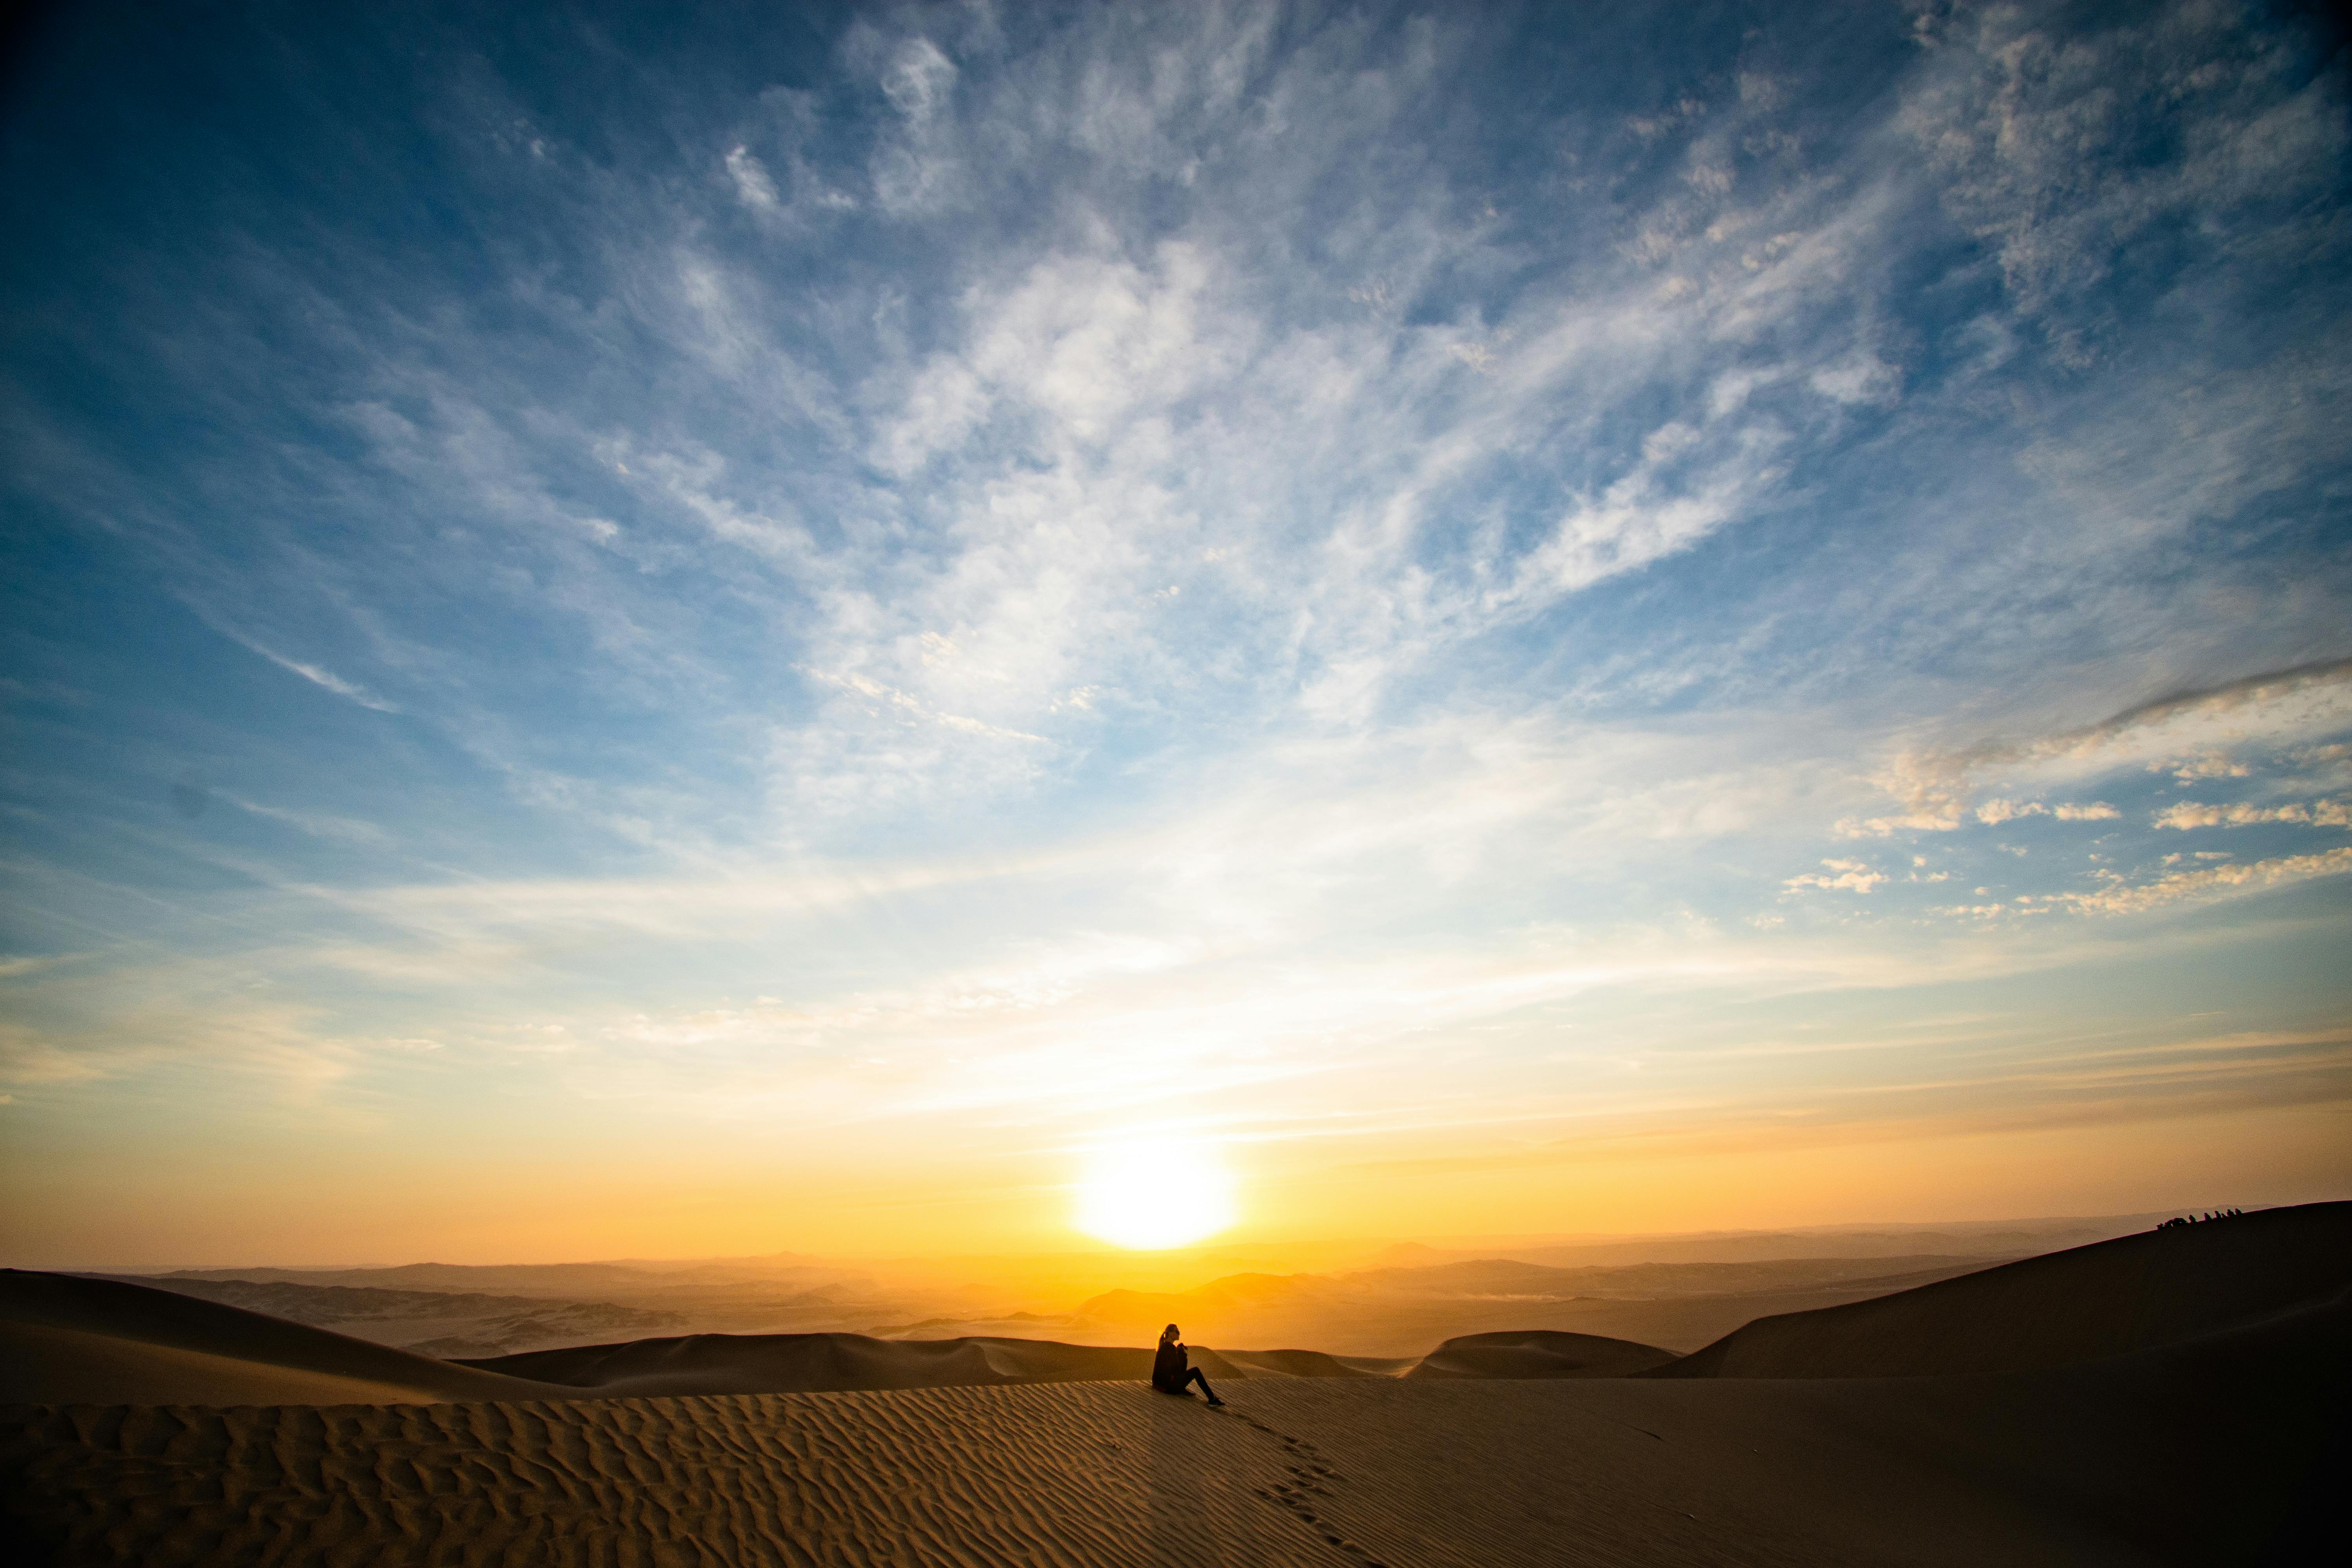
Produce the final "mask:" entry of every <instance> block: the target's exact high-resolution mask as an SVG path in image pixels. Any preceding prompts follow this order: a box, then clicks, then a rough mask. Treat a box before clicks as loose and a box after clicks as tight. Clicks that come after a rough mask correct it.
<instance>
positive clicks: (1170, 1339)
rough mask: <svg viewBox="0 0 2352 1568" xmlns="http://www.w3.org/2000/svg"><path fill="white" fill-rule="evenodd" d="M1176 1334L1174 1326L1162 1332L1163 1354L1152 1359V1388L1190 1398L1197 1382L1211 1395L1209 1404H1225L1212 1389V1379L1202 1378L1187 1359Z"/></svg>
mask: <svg viewBox="0 0 2352 1568" xmlns="http://www.w3.org/2000/svg"><path fill="white" fill-rule="evenodd" d="M1176 1334H1177V1328H1176V1325H1175V1324H1173V1323H1171V1324H1169V1325H1168V1326H1167V1327H1166V1328H1165V1329H1162V1330H1161V1331H1160V1353H1159V1354H1157V1355H1155V1356H1153V1357H1152V1358H1151V1386H1152V1387H1154V1388H1156V1389H1158V1390H1159V1391H1160V1393H1162V1394H1182V1395H1183V1396H1184V1397H1185V1398H1187V1399H1190V1398H1191V1397H1192V1384H1196V1383H1197V1384H1200V1385H1201V1392H1202V1393H1203V1394H1207V1395H1208V1396H1209V1403H1210V1404H1212V1405H1223V1403H1224V1401H1223V1400H1222V1399H1220V1398H1218V1397H1217V1391H1216V1390H1215V1389H1213V1388H1211V1387H1210V1386H1209V1380H1208V1379H1207V1378H1205V1377H1203V1376H1202V1375H1201V1369H1200V1368H1199V1367H1197V1366H1193V1365H1192V1364H1191V1363H1188V1362H1187V1361H1186V1360H1185V1358H1184V1346H1183V1343H1182V1342H1181V1341H1180V1340H1178V1339H1177V1337H1176Z"/></svg>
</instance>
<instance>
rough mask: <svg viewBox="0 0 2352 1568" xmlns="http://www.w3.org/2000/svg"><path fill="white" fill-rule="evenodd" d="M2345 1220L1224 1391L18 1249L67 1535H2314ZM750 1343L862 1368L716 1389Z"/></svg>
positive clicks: (1384, 1538) (2116, 1543)
mask: <svg viewBox="0 0 2352 1568" xmlns="http://www.w3.org/2000/svg"><path fill="white" fill-rule="evenodd" d="M2347 1241H2352V1205H2314V1206H2311V1207H2307V1208H2304V1209H2298V1210H2284V1211H2272V1212H2270V1213H2267V1214H2257V1215H2248V1216H2245V1217H2244V1218H2242V1219H2233V1220H2229V1221H2224V1222H2218V1223H2215V1224H2212V1225H2210V1226H2193V1227H2189V1228H2187V1229H2182V1230H2172V1231H2166V1232H2160V1233H2158V1234H2155V1235H2145V1236H2138V1237H2126V1238H2123V1239H2121V1240H2118V1241H2114V1242H2107V1243H2103V1244H2100V1245H2098V1246H2095V1247H2082V1248H2077V1249H2075V1250H2074V1251H2072V1252H2067V1253H2061V1254H2056V1255H2053V1256H2051V1257H2049V1258H2038V1259H2034V1260H2032V1262H2031V1263H2030V1264H2024V1265H2014V1266H2011V1267H2010V1268H2000V1269H1994V1270H1990V1271H1988V1272H1986V1273H1982V1274H1977V1275H1971V1276H1969V1277H1966V1278H1963V1279H1953V1280H1948V1281H1943V1282H1939V1283H1936V1284H1932V1285H1928V1286H1927V1287H1924V1288H1922V1289H1916V1290H1912V1291H1908V1292H1905V1293H1903V1294H1901V1295H1897V1296H1893V1297H1888V1298H1885V1299H1884V1300H1879V1301H1874V1302H1869V1303H1864V1304H1863V1305H1861V1306H1858V1307H1842V1308H1836V1309H1832V1310H1825V1311H1818V1312H1810V1313H1801V1314H1794V1315H1791V1316H1789V1317H1786V1318H1781V1319H1775V1320H1769V1321H1767V1322H1765V1323H1761V1324H1758V1325H1753V1326H1752V1327H1753V1328H1754V1329H1755V1330H1757V1331H1758V1332H1753V1333H1751V1332H1749V1331H1742V1333H1740V1334H1734V1335H1732V1336H1729V1337H1728V1338H1727V1340H1726V1341H1724V1342H1720V1343H1718V1344H1717V1345H1714V1346H1710V1347H1708V1348H1707V1349H1706V1351H1704V1352H1700V1353H1699V1354H1698V1355H1695V1356H1691V1357H1686V1358H1684V1360H1682V1361H1681V1362H1679V1363H1675V1364H1674V1365H1673V1366H1671V1367H1666V1368H1654V1369H1651V1370H1648V1371H1646V1372H1645V1371H1644V1370H1643V1363H1644V1361H1645V1359H1654V1358H1656V1357H1659V1356H1662V1355H1664V1352H1658V1351H1654V1350H1650V1349H1649V1348H1648V1347H1644V1346H1641V1345H1634V1344H1627V1343H1625V1342H1620V1341H1612V1340H1607V1339H1601V1338H1596V1337H1590V1336H1575V1335H1558V1334H1547V1333H1542V1332H1517V1333H1511V1334H1495V1335H1475V1336H1465V1337H1463V1338H1460V1339H1456V1340H1454V1341H1451V1342H1448V1343H1446V1344H1444V1345H1442V1346H1440V1347H1438V1348H1437V1350H1435V1351H1434V1352H1432V1353H1431V1354H1430V1355H1429V1356H1428V1357H1426V1358H1424V1359H1423V1361H1422V1362H1421V1363H1419V1364H1418V1365H1412V1366H1405V1365H1400V1364H1399V1363H1370V1362H1364V1361H1359V1360H1351V1359H1349V1358H1341V1357H1335V1356H1330V1355H1326V1354H1322V1353H1320V1352H1311V1351H1274V1352H1225V1353H1223V1354H1220V1353H1218V1352H1209V1351H1201V1352H1196V1359H1197V1360H1198V1361H1199V1362H1200V1363H1202V1365H1203V1366H1204V1368H1206V1369H1208V1370H1209V1371H1210V1374H1211V1375H1212V1376H1213V1377H1214V1378H1217V1379H1219V1380H1220V1384H1221V1387H1220V1392H1222V1393H1223V1394H1224V1395H1225V1397H1226V1398H1227V1400H1228V1401H1229V1402H1230V1405H1229V1407H1228V1408H1227V1409H1224V1410H1222V1411H1220V1410H1212V1409H1210V1408H1209V1407H1208V1406H1207V1405H1205V1404H1204V1403H1203V1402H1202V1401H1199V1400H1192V1399H1181V1400H1180V1399H1169V1398H1166V1397H1164V1396H1161V1395H1159V1394H1153V1393H1152V1392H1150V1389H1149V1388H1148V1387H1146V1386H1145V1385H1144V1384H1143V1383H1142V1381H1141V1379H1142V1373H1143V1370H1144V1362H1145V1355H1146V1352H1144V1351H1142V1350H1140V1349H1117V1348H1106V1347H1096V1346H1080V1345H1061V1344H1053V1343H1049V1342H1035V1341H1022V1340H971V1339H967V1340H961V1341H945V1342H893V1341H879V1340H870V1339H865V1338H863V1337H862V1336H856V1335H803V1336H724V1335H701V1336H687V1337H684V1338H680V1339H673V1340H666V1341H650V1342H636V1343H633V1344H627V1345H616V1346H602V1347H588V1348H586V1349H584V1350H577V1351H560V1352H539V1353H537V1354H534V1355H529V1356H517V1357H506V1358H500V1362H499V1368H498V1370H486V1369H484V1368H481V1367H468V1366H453V1365H446V1364H443V1363H432V1362H426V1361H424V1360H422V1359H421V1358H417V1357H413V1356H405V1355H403V1354H401V1352H396V1351H391V1350H387V1349H385V1348H384V1347H382V1346H378V1345H373V1344H369V1343H366V1342H361V1341H353V1340H347V1339H344V1338H343V1337H342V1336H340V1335H336V1334H332V1333H329V1332H326V1331H320V1330H317V1329H312V1328H307V1327H305V1326H303V1325H300V1324H293V1323H287V1322H282V1321H277V1320H273V1319H268V1318H263V1317H259V1316H257V1315H255V1314H252V1313H247V1312H240V1311H237V1310H235V1309H232V1308H228V1307H224V1306H219V1305H217V1304H215V1303H211V1302H205V1301H199V1300H192V1299H189V1298H186V1297H181V1296H173V1295H169V1294H166V1293H162V1292H153V1291H146V1290H142V1289H138V1288H136V1287H131V1286H123V1285H118V1284H110V1283H109V1282H106V1281H95V1280H88V1279H61V1278H59V1277H55V1276H39V1275H25V1274H14V1273H10V1274H5V1275H0V1329H5V1336H6V1348H7V1350H8V1351H9V1352H10V1354H9V1358H8V1363H7V1365H8V1368H9V1370H8V1372H7V1373H6V1379H7V1381H6V1382H5V1385H0V1393H5V1395H6V1396H7V1397H8V1398H9V1399H10V1400H13V1401H16V1402H19V1403H16V1404H15V1405H12V1407H11V1408H9V1409H7V1410H5V1412H0V1506H5V1510H6V1511H7V1513H8V1515H9V1516H10V1519H9V1522H10V1524H11V1526H12V1527H13V1528H14V1529H15V1531H16V1533H17V1534H18V1535H20V1536H23V1537H25V1538H26V1539H29V1540H31V1541H33V1542H35V1543H36V1546H37V1548H39V1549H40V1550H41V1551H43V1552H45V1553H46V1554H47V1555H48V1556H50V1557H52V1558H54V1559H55V1560H57V1561H59V1562H62V1563H139V1564H142V1565H147V1564H154V1565H159V1568H160V1565H170V1564H182V1563H186V1564H199V1563H201V1564H215V1563H217V1564H224V1565H226V1564H239V1563H251V1562H262V1561H267V1562H275V1563H312V1562H317V1563H333V1562H365V1563H440V1562H448V1563H468V1564H474V1563H480V1564H509V1563H510V1564H515V1565H516V1568H522V1565H525V1564H530V1565H540V1564H547V1565H552V1568H568V1565H570V1564H573V1563H579V1564H590V1563H597V1564H604V1563H613V1564H628V1563H646V1564H668V1563H711V1564H719V1563H724V1564H729V1565H730V1568H732V1565H737V1564H757V1565H765V1564H799V1563H811V1564H814V1563H826V1564H840V1565H845V1568H856V1565H858V1564H864V1563H891V1564H924V1565H929V1564H940V1565H942V1568H945V1565H949V1564H954V1565H958V1568H971V1565H977V1564H991V1565H992V1564H997V1563H1034V1564H1049V1563H1050V1564H1061V1565H1070V1568H1088V1565H1093V1564H1106V1565H1116V1564H1129V1563H1132V1564H1154V1565H1169V1568H1175V1565H1186V1568H1189V1565H1192V1564H1206V1563H1233V1564H1258V1563H1331V1564H1354V1565H1357V1568H1364V1565H1369V1564H1381V1563H1386V1564H1392V1565H1398V1568H1402V1565H1404V1564H1414V1565H1422V1564H1426V1565H1430V1568H1474V1565H1475V1568H1488V1565H1496V1568H1507V1565H1513V1564H1520V1563H1527V1564H1535V1563H1547V1564H1550V1563H1590V1564H1614V1565H1619V1568H1640V1565H1649V1564H1656V1565H1659V1568H1664V1565H1668V1564H1688V1563H1740V1564H1757V1565H1759V1568H1760V1565H1763V1564H1788V1565H1791V1568H1795V1565H1807V1568H1811V1565H1815V1564H1820V1565H1836V1564H1846V1563H1853V1564H1863V1563H1917V1564H1947V1563H1948V1564H1954V1565H1958V1564H1979V1563H2003V1564H2036V1563H2050V1564H2061V1563H2065V1564H2105V1563H2113V1564H2118V1565H2121V1564H2180V1565H2183V1568H2186V1565H2189V1564H2200V1565H2202V1564H2217V1565H2234V1564H2245V1565H2247V1568H2269V1565H2273V1564H2279V1565H2284V1564H2289V1563H2292V1564H2297V1565H2298V1568H2299V1565H2300V1564H2302V1563H2308V1562H2319V1561H2329V1560H2333V1558H2334V1557H2335V1556H2336V1555H2339V1554H2340V1547H2341V1545H2342V1544H2343V1542H2342V1541H2341V1539H2340V1537H2341V1534H2342V1529H2341V1524H2340V1519H2339V1518H2338V1514H2337V1510H2336V1505H2335V1503H2334V1500H2333V1499H2334V1489H2335V1488H2336V1483H2337V1482H2338V1481H2339V1480H2340V1472H2341V1470H2342V1468H2343V1466H2344V1464H2345V1462H2346V1460H2347V1454H2346V1452H2345V1451H2344V1446H2343V1443H2344V1439H2343V1428H2344V1423H2343V1421H2342V1412H2343V1410H2344V1409H2345V1408H2346V1407H2347V1400H2352V1289H2347V1287H2352V1247H2347V1246H2346V1245H2345V1244H2346V1243H2347ZM1743 1335H1745V1336H1746V1337H1745V1338H1744V1339H1743ZM510 1364H517V1365H520V1367H521V1369H522V1370H528V1371H530V1372H531V1373H533V1380H530V1381H526V1380H524V1379H520V1378H517V1377H513V1376H511V1375H507V1374H506V1373H507V1368H508V1367H509V1365H510ZM1764 1366H1769V1367H1771V1368H1773V1369H1774V1374H1765V1373H1759V1371H1758V1368H1759V1367H1764ZM1612 1367H1620V1368H1622V1369H1623V1372H1624V1373H1631V1375H1623V1374H1620V1375H1605V1374H1604V1373H1607V1371H1608V1370H1609V1369H1610V1368H1612ZM1954 1369H1958V1370H1954ZM1401 1371H1410V1372H1411V1373H1412V1375H1408V1376H1397V1375H1394V1373H1398V1372H1401ZM1662 1372H1663V1373H1668V1374H1670V1375H1664V1376H1661V1375H1660V1373H1662ZM559 1374H561V1376H562V1378H563V1379H565V1380H567V1381H564V1382H561V1383H559V1382H556V1381H553V1379H555V1378H556V1377H557V1376H558V1375H559ZM752 1377H758V1378H765V1379H768V1380H770V1381H771V1383H774V1382H779V1381H783V1380H787V1379H798V1380H800V1381H801V1383H803V1384H811V1383H814V1382H819V1381H823V1380H825V1379H832V1380H835V1382H837V1383H847V1384H856V1385H859V1386H858V1388H857V1391H856V1392H840V1393H790V1392H785V1393H761V1394H742V1393H736V1394H692V1393H690V1392H686V1393H681V1392H677V1391H679V1390H690V1389H692V1388H695V1387H717V1386H727V1387H740V1385H741V1384H742V1382H743V1381H744V1380H745V1379H747V1378H752ZM1091 1379H1116V1380H1118V1381H1088V1380H1091ZM541 1380H546V1381H541ZM924 1382H928V1383H929V1384H931V1385H929V1386H909V1384H917V1383H924ZM942 1383H959V1384H964V1385H963V1386H938V1384H942ZM124 1390H132V1391H134V1392H133V1394H131V1395H129V1396H126V1394H124V1392H123V1391H124ZM190 1390H194V1391H196V1392H189V1391H190ZM223 1390H229V1391H230V1392H227V1393H224V1392H223ZM655 1391H662V1392H660V1393H659V1394H657V1395H656V1393H655ZM130 1398H135V1399H136V1400H137V1401H139V1403H136V1404H131V1403H129V1399H130ZM72 1400H87V1401H92V1402H93V1403H88V1404H78V1405H77V1404H68V1403H67V1402H68V1401H72ZM108 1400H112V1401H115V1402H117V1403H116V1406H115V1407H114V1408H102V1407H100V1404H99V1403H98V1402H104V1401H108ZM40 1401H46V1402H47V1403H46V1404H40V1403H33V1402H40ZM329 1401H341V1403H328V1402H329ZM426 1401H438V1402H437V1403H426ZM172 1402H180V1403H172ZM248 1402H250V1403H248ZM231 1403H238V1404H243V1405H244V1407H242V1408H226V1409H224V1408H205V1407H202V1406H204V1405H225V1404H231ZM2331 1445H2332V1446H2331ZM2326 1531H2334V1532H2335V1537H2334V1538H2333V1544H2332V1545H2331V1544H2330V1542H2329V1541H2328V1540H2326V1539H2323V1538H2322V1537H2323V1534H2324V1532H2326Z"/></svg>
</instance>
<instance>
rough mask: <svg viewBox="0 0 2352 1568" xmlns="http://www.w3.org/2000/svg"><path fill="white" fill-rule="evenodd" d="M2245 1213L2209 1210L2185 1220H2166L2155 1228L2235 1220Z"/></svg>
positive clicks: (2238, 1210)
mask: <svg viewBox="0 0 2352 1568" xmlns="http://www.w3.org/2000/svg"><path fill="white" fill-rule="evenodd" d="M2245 1212H2246V1211H2245V1210H2243V1209H2209V1210H2207V1211H2206V1212H2205V1213H2203V1214H2193V1215H2189V1216H2188V1217H2187V1218H2186V1219H2168V1220H2166V1221H2165V1222H2164V1223H2163V1224H2162V1225H2160V1226H2157V1227H2156V1228H2157V1229H2158V1230H2170V1229H2172V1228H2173V1227H2174V1226H2182V1225H2196V1224H2199V1223H2200V1222H2201V1221H2204V1220H2209V1219H2237V1218H2239V1217H2241V1216H2242V1215H2244V1214H2245Z"/></svg>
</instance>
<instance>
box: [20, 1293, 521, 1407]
mask: <svg viewBox="0 0 2352 1568" xmlns="http://www.w3.org/2000/svg"><path fill="white" fill-rule="evenodd" d="M0 1352H5V1354H0V1401H6V1402H8V1403H12V1404H56V1405H64V1404H74V1405H173V1404H189V1405H273V1404H288V1405H292V1404H304V1405H341V1404H348V1403H351V1402H353V1401H366V1402H371V1403H379V1402H380V1403H405V1404H429V1403H433V1402H436V1401H440V1400H450V1399H542V1398H546V1397H548V1396H550V1395H551V1394H553V1395H561V1394H563V1393H564V1392H565V1390H563V1389H562V1388H560V1387H557V1386H553V1385H550V1384H534V1383H529V1382H523V1381H520V1380H518V1379H514V1378H509V1377H499V1376H496V1375H494V1374H492V1373H485V1372H478V1371H475V1370H474V1369H472V1368H470V1367H463V1366H454V1365H452V1364H450V1363H447V1362H442V1361H435V1360H432V1359H431V1358H429V1357H425V1356H420V1355H411V1354H409V1353H408V1352H404V1351H396V1350H392V1349H389V1348H387V1347H385V1346H383V1345H379V1344H374V1343H371V1342H368V1341H366V1340H355V1339H352V1338H350V1337H348V1336H346V1335H343V1334H338V1333H334V1332H331V1331H329V1330H326V1329H318V1328H312V1327H310V1326H309V1325H307V1324H303V1323H293V1322H288V1321H283V1320H281V1319H278V1318H270V1317H265V1316H263V1315H261V1314H260V1313H257V1312H248V1311H245V1310H241V1309H239V1308H236V1307H230V1306H224V1305H222V1304H220V1303H217V1302H213V1301H204V1300H196V1299H194V1298H193V1297H188V1296H182V1295H177V1294H174V1293H173V1292H169V1291H163V1290H150V1289H145V1288H143V1287H141V1286H137V1285H126V1284H122V1283H120V1282H118V1281H115V1280H109V1279H82V1278H79V1277H77V1276H73V1275H65V1274H36V1273H28V1272H26V1271H23V1270H19V1269H14V1268H9V1269H0Z"/></svg>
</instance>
